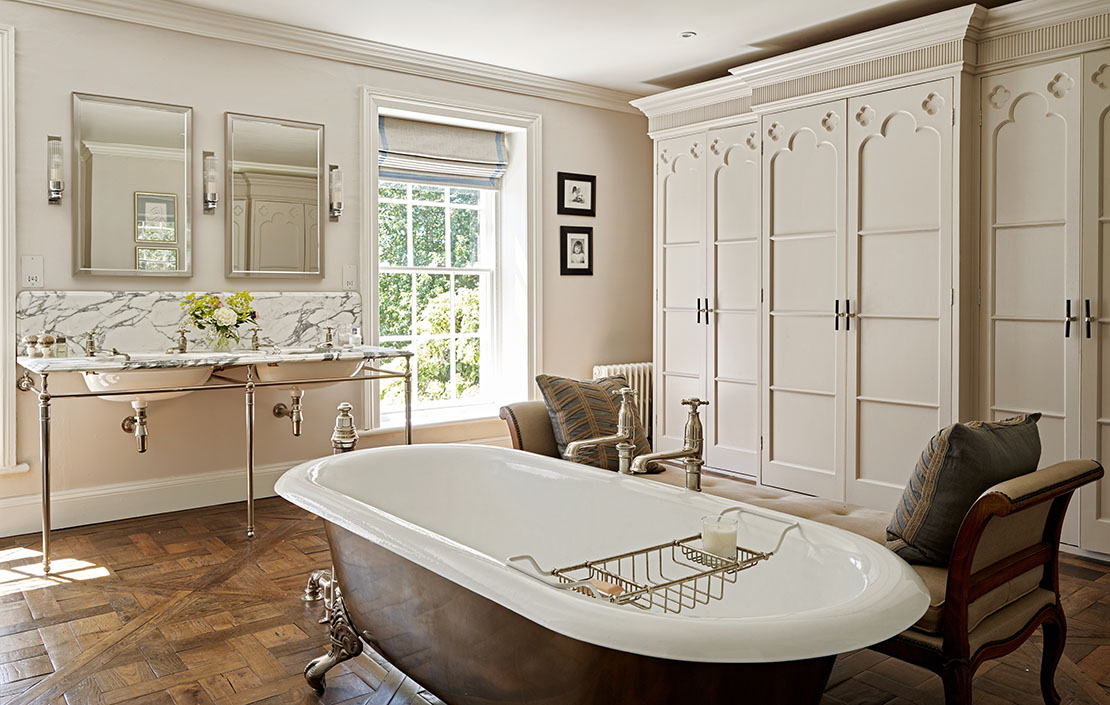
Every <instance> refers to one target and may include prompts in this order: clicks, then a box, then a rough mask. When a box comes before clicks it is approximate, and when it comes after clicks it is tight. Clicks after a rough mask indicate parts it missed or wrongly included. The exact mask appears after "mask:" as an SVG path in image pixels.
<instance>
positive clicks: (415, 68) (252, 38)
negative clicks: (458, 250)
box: [16, 0, 638, 113]
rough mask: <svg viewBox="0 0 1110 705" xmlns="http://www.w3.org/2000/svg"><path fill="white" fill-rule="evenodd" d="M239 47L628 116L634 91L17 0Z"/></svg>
mask: <svg viewBox="0 0 1110 705" xmlns="http://www.w3.org/2000/svg"><path fill="white" fill-rule="evenodd" d="M16 1H17V2H22V3H25V4H28V5H37V6H40V7H49V8H53V9H56V10H65V11H68V12H76V13H80V14H84V15H91V16H94V17H101V18H105V19H112V20H118V21H121V22H129V23H132V24H139V25H144V26H147V27H156V28H159V29H167V30H171V31H174V32H182V33H185V34H192V35H196V36H200V37H207V38H211V39H222V40H225V41H230V42H237V43H239V44H250V45H253V46H260V47H266V48H270V49H278V50H281V51H287V52H290V53H294V54H303V55H305V56H314V57H318V58H322V59H331V60H333V61H342V62H344V63H348V64H355V65H358V66H368V67H370V68H376V69H384V70H387V71H396V72H398V73H404V74H409V75H413V76H423V77H425V78H435V79H439V80H443V81H450V82H452V83H460V84H465V85H470V86H477V87H480V88H488V89H491V90H497V91H502V92H509V93H519V94H521V95H530V96H535V97H538V98H547V99H550V100H558V101H562V102H565V103H575V104H578V105H587V106H590V107H594V108H604V109H605V110H614V111H617V112H624V113H637V112H638V111H637V110H636V109H635V108H633V107H632V106H630V105H629V101H630V100H632V99H634V98H637V97H638V96H636V95H635V94H633V93H626V92H624V91H617V90H613V89H609V88H601V87H599V86H590V85H587V84H584V83H577V82H575V81H567V80H564V79H559V78H552V77H550V76H541V75H539V74H534V73H529V72H527V71H517V70H515V69H509V68H504V67H501V66H493V65H491V64H484V63H481V62H478V61H469V60H467V59H459V58H455V57H450V56H444V55H442V54H432V53H429V52H422V51H416V50H413V49H405V48H403V47H397V46H393V45H390V44H383V43H381V42H372V41H368V40H365V39H356V38H353V37H347V36H344V35H340V34H331V33H329V32H320V31H318V30H312V29H306V28H304V27H296V26H293V25H287V24H282V23H279V22H272V21H270V20H261V19H257V18H252V17H244V16H242V15H236V14H233V13H230V12H224V11H221V10H212V9H209V8H201V7H196V6H192V5H186V4H183V3H177V2H168V1H167V0H16Z"/></svg>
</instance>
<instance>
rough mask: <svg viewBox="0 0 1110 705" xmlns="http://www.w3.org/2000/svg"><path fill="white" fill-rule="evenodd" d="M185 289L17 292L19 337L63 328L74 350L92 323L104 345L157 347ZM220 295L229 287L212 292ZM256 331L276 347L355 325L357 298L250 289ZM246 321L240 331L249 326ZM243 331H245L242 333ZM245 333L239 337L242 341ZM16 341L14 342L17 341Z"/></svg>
mask: <svg viewBox="0 0 1110 705" xmlns="http://www.w3.org/2000/svg"><path fill="white" fill-rule="evenodd" d="M188 293H189V292H186V291H46V290H42V291H38V290H26V291H21V292H20V293H19V295H18V296H17V297H16V330H17V333H18V336H19V338H20V339H22V338H23V336H25V335H30V334H37V333H41V332H43V331H47V332H52V333H53V332H58V333H63V334H64V335H66V337H68V338H69V340H70V347H71V348H72V349H73V351H74V352H73V354H76V348H77V345H79V344H80V338H81V336H82V334H84V333H86V332H88V331H90V330H92V329H93V328H96V329H97V330H98V331H101V332H102V333H103V334H104V342H103V345H104V347H105V348H113V347H115V348H119V349H120V350H123V351H125V352H129V353H131V352H163V351H164V350H166V349H167V348H168V347H170V346H172V345H173V344H174V342H175V340H176V337H177V327H178V324H179V323H180V321H181V318H182V312H181V301H182V299H184V298H185V295H186V294H188ZM212 293H216V294H219V295H220V296H225V295H226V294H227V293H230V292H212ZM251 293H252V294H254V308H255V310H256V311H257V312H258V325H259V326H260V327H261V328H262V335H263V336H264V337H266V338H269V339H270V340H271V341H273V343H274V344H276V345H280V346H283V347H284V346H297V345H312V344H315V343H317V342H320V341H321V340H323V338H324V330H323V327H324V326H325V325H333V326H338V325H341V324H343V323H347V324H354V325H361V320H362V301H361V299H360V297H359V295H358V294H357V293H355V292H353V291H334V292H313V291H295V292H279V291H254V292H251ZM249 329H250V328H249V326H248V325H244V326H242V328H241V330H244V331H249ZM248 335H249V334H248ZM188 338H189V343H190V349H196V348H200V347H203V341H204V339H205V331H198V330H196V329H195V328H193V329H191V330H190V331H189V334H188ZM248 339H249V338H248V336H244V337H243V343H244V344H246V342H247V340H248ZM17 342H18V341H17Z"/></svg>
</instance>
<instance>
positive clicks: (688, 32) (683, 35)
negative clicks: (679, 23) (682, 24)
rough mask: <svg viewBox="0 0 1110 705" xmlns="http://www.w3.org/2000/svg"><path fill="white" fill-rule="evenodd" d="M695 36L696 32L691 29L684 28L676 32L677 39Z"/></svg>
mask: <svg viewBox="0 0 1110 705" xmlns="http://www.w3.org/2000/svg"><path fill="white" fill-rule="evenodd" d="M696 36H698V33H697V32H694V31H691V30H686V31H685V32H679V33H678V37H679V39H693V38H694V37H696Z"/></svg>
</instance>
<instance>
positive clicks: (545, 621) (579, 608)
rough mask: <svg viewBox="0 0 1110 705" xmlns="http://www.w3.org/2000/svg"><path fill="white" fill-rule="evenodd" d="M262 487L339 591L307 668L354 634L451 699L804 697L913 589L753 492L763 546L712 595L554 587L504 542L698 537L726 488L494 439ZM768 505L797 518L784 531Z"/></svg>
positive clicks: (919, 594) (335, 464)
mask: <svg viewBox="0 0 1110 705" xmlns="http://www.w3.org/2000/svg"><path fill="white" fill-rule="evenodd" d="M276 489H277V492H278V494H280V495H281V496H283V497H285V498H286V499H288V500H289V501H291V502H293V503H295V504H297V505H299V506H301V507H303V508H305V509H307V510H309V511H311V512H313V513H315V514H317V515H319V516H321V517H322V518H323V519H324V520H325V524H326V528H327V534H328V540H329V542H330V544H331V555H332V561H333V565H334V569H335V575H334V577H335V581H336V583H337V584H338V585H339V587H340V588H341V599H337V600H336V601H335V603H334V605H333V610H332V615H331V623H332V639H333V652H332V656H333V658H332V659H331V660H330V661H328V662H327V663H326V664H325V666H324V668H323V670H326V668H327V667H330V666H331V665H333V664H334V663H335V662H336V661H337V660H341V659H342V658H344V657H346V656H349V655H350V654H351V653H357V651H358V650H361V644H360V643H358V640H357V639H354V634H357V635H358V636H359V637H361V639H362V640H363V641H365V642H366V643H368V644H370V645H371V646H372V647H373V648H374V649H376V650H377V651H379V652H380V653H381V654H382V655H383V656H385V657H386V658H387V659H389V660H390V662H392V663H393V664H394V665H396V666H397V667H398V668H400V669H401V670H402V671H403V672H404V673H406V674H407V675H408V676H410V677H411V678H413V679H414V680H415V681H417V682H418V683H420V684H421V685H423V686H424V687H426V688H428V690H430V691H431V692H433V693H435V694H436V695H437V696H438V697H440V698H442V699H443V700H444V701H445V702H447V703H449V705H491V704H493V703H502V704H505V705H507V704H509V703H512V704H513V705H533V704H534V705H540V704H542V705H594V704H597V705H601V704H602V703H604V704H605V705H614V704H621V703H627V704H629V705H631V704H633V703H635V704H636V705H650V704H653V703H660V704H662V703H667V704H668V705H674V704H675V703H695V702H697V703H725V702H728V703H743V702H751V703H761V704H762V703H773V702H780V703H791V704H792V705H793V704H798V703H807V702H812V703H816V702H818V700H820V697H821V692H822V691H823V689H824V686H825V683H826V682H827V680H828V676H829V671H830V670H831V668H832V664H833V661H834V659H835V656H836V654H839V653H843V652H846V651H851V650H853V649H858V648H861V647H865V646H868V645H871V644H875V643H877V642H879V641H882V640H884V639H886V638H888V637H891V636H893V635H895V634H897V633H899V632H901V631H902V630H903V629H905V628H907V627H909V626H910V625H911V624H913V623H914V622H915V621H917V619H918V618H920V617H921V615H922V614H924V612H925V610H926V608H927V607H928V604H929V600H928V593H927V591H926V590H925V587H924V585H923V584H922V583H921V581H920V579H919V578H918V577H917V575H916V573H915V572H914V571H913V570H912V569H911V568H910V567H909V566H908V565H907V564H906V563H904V562H903V561H902V560H901V559H899V558H898V557H896V556H895V555H894V554H893V553H891V552H889V551H887V550H886V549H885V548H884V547H882V546H880V545H878V544H876V543H874V542H871V541H869V540H867V539H864V538H862V537H859V536H856V535H854V534H851V533H848V532H846V531H842V530H839V529H836V528H833V527H830V526H826V525H823V524H819V523H815V522H811V521H807V520H802V519H795V518H794V517H786V516H785V515H781V514H777V513H775V512H771V511H768V510H765V509H759V508H754V507H750V508H748V509H749V510H750V511H745V512H744V513H742V514H740V515H739V516H740V527H739V541H738V542H739V543H740V545H741V546H743V547H745V548H751V549H754V550H756V551H770V550H772V549H773V548H774V547H775V545H776V543H777V542H778V541H779V539H780V537H782V542H781V546H780V547H779V550H778V551H777V552H775V554H774V555H773V556H772V557H770V558H769V559H767V560H765V561H762V562H761V563H759V564H758V565H755V566H754V567H752V568H749V569H747V570H745V571H743V572H741V573H739V574H738V575H737V578H738V579H737V580H736V582H735V583H734V584H731V585H728V586H727V588H726V590H725V592H724V596H723V598H722V599H719V600H712V601H710V602H709V603H708V604H704V605H699V606H698V607H697V608H695V609H692V610H684V611H682V612H681V613H679V614H660V613H656V612H654V611H644V610H641V609H638V608H637V607H635V606H632V605H617V604H612V603H610V602H608V601H605V600H603V599H598V598H596V597H591V596H589V595H584V594H579V593H576V592H573V591H568V590H560V589H557V588H554V587H552V586H551V585H549V584H548V583H547V582H545V579H542V578H540V577H535V576H530V575H526V574H525V573H524V572H521V571H520V570H517V569H516V568H514V567H512V566H510V565H509V562H508V558H509V557H512V556H517V555H520V554H530V555H531V556H533V557H534V558H535V560H536V562H537V563H539V564H540V565H541V566H543V567H545V568H553V567H557V566H570V565H574V564H577V563H581V562H582V561H586V560H590V559H594V558H601V557H604V556H610V555H615V554H619V553H622V552H625V551H630V550H634V549H638V548H641V547H646V546H651V545H654V544H661V543H664V542H667V541H670V540H672V539H676V538H680V537H686V536H690V535H692V534H697V533H698V532H699V531H700V528H701V517H703V516H706V515H712V514H717V513H720V512H721V511H722V510H724V509H727V508H729V507H732V506H735V504H736V503H734V502H729V501H727V500H724V499H720V498H716V497H713V496H709V495H704V494H701V493H696V492H690V491H688V490H684V489H680V488H676V487H671V486H667V485H663V484H661V483H657V482H652V481H649V480H646V479H643V478H640V477H635V476H627V475H619V474H617V473H613V472H609V471H605V470H599V469H596V468H591V467H587V466H583V465H578V464H574V463H570V462H566V461H563V460H557V459H552V458H546V457H541V456H538V455H534V454H531V453H525V452H521V451H515V450H508V449H504V448H493V447H485V446H475V445H421V446H406V447H393V448H380V449H371V450H364V451H357V452H353V453H347V454H344V455H335V456H331V457H328V458H324V459H321V460H316V461H312V462H308V463H304V464H302V465H299V466H297V467H295V468H293V469H291V470H289V471H288V472H287V473H285V475H283V476H282V477H281V479H280V480H279V481H278V483H277V488H276ZM783 519H789V520H790V521H791V522H794V521H796V522H797V523H798V524H799V526H798V527H797V529H796V530H793V531H789V532H786V534H785V536H783V526H784V524H783V521H782V520H783ZM546 580H550V579H549V578H548V579H546ZM310 666H311V664H310ZM317 670H318V671H319V670H320V669H319V666H317ZM306 675H309V674H306ZM310 683H311V684H313V685H314V687H317V688H322V687H323V674H322V672H319V673H316V674H312V677H310Z"/></svg>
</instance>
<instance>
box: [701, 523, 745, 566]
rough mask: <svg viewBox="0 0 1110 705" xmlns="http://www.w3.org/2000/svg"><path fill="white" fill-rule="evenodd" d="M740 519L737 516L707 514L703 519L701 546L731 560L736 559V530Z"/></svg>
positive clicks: (709, 551)
mask: <svg viewBox="0 0 1110 705" xmlns="http://www.w3.org/2000/svg"><path fill="white" fill-rule="evenodd" d="M738 525H739V521H738V520H737V518H736V517H735V516H719V515H714V516H707V517H702V519H701V547H702V550H704V551H706V552H707V553H712V554H713V555H715V556H720V557H721V558H727V559H729V560H735V559H736V530H737V526H738Z"/></svg>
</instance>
